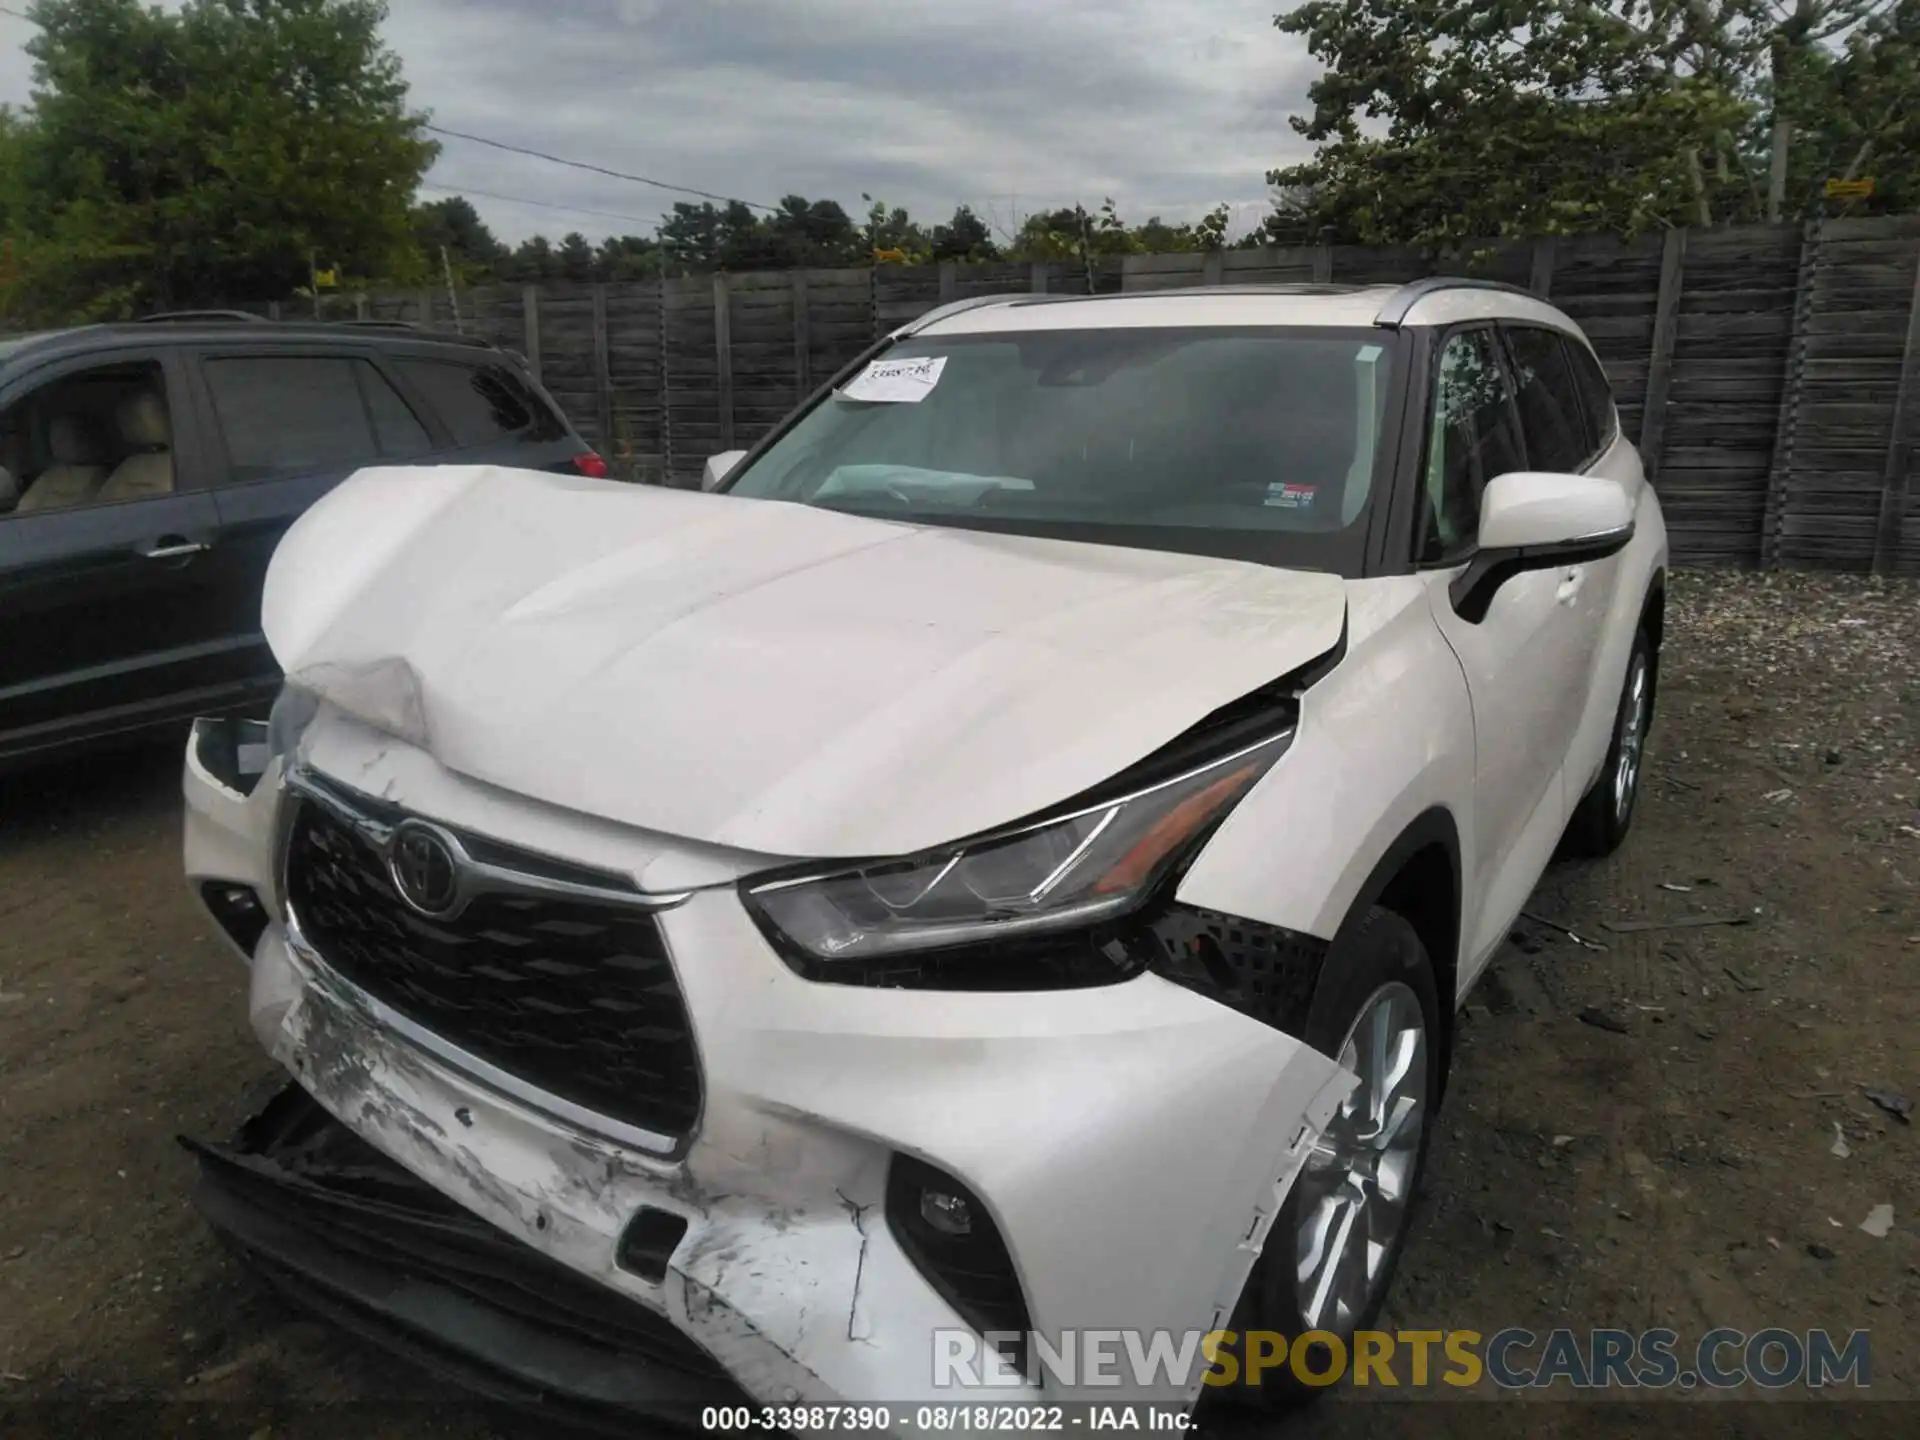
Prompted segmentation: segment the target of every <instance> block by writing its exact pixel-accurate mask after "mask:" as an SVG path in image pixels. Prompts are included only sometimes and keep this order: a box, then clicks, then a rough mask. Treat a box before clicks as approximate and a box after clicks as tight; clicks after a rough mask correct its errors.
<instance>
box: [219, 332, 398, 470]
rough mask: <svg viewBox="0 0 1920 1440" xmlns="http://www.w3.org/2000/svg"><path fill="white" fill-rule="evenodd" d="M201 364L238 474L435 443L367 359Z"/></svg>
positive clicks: (340, 462) (361, 460)
mask: <svg viewBox="0 0 1920 1440" xmlns="http://www.w3.org/2000/svg"><path fill="white" fill-rule="evenodd" d="M203 369H204V372H205V374H206V377H207V389H208V391H209V392H210V393H211V394H212V396H213V408H214V414H215V416H216V417H217V418H218V420H219V422H220V433H221V436H222V437H223V438H224V440H225V441H226V447H227V470H228V478H229V479H230V480H233V481H235V482H245V481H249V480H267V479H271V478H273V477H275V476H279V475H306V474H312V473H315V472H319V471H326V470H344V469H349V468H351V467H353V466H356V465H364V464H367V463H369V462H372V461H375V460H382V459H392V460H398V459H406V458H409V457H411V456H416V455H422V454H425V453H426V452H427V451H428V450H429V449H431V448H432V442H431V441H430V440H428V438H427V432H426V431H425V429H423V428H422V427H421V424H420V421H419V420H418V419H417V418H416V417H415V416H414V414H413V412H412V411H411V410H409V409H408V408H407V405H406V402H405V401H404V400H402V399H401V398H400V397H399V395H397V394H396V393H395V392H394V390H393V387H392V386H391V385H389V384H388V383H387V381H386V379H385V378H384V377H383V376H382V375H381V374H380V372H379V371H378V370H375V369H374V368H373V367H372V366H371V365H369V364H367V363H366V362H365V361H364V360H354V359H349V358H345V357H340V358H332V357H326V356H317V355H266V356H258V355H249V356H244V357H242V356H233V357H229V358H224V359H210V360H208V361H206V362H205V365H204V367H203Z"/></svg>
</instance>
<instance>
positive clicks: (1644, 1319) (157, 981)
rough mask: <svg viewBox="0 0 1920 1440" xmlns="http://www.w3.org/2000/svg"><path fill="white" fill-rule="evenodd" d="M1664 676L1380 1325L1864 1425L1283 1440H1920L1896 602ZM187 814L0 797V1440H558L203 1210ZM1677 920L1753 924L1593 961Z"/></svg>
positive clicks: (1686, 616) (211, 955)
mask: <svg viewBox="0 0 1920 1440" xmlns="http://www.w3.org/2000/svg"><path fill="white" fill-rule="evenodd" d="M1666 652H1667V653H1666V659H1665V666H1664V673H1663V676H1662V690H1661V697H1660V715H1659V719H1658V722H1657V726H1656V730H1655V734H1654V738H1653V742H1652V747H1651V753H1650V759H1649V771H1648V783H1647V785H1646V789H1645V792H1644V794H1643V797H1642V809H1641V812H1640V815H1639V819H1638V824H1637V826H1636V830H1635V833H1634V835H1633V837H1632V838H1631V840H1630V841H1629V842H1628V844H1627V846H1626V848H1625V850H1624V851H1623V852H1622V853H1621V854H1620V855H1618V856H1616V857H1615V858H1613V859H1612V860H1609V861H1606V862H1603V863H1598V864H1563V865H1557V866H1556V867H1555V868H1554V869H1553V870H1552V871H1551V872H1550V873H1549V874H1548V876H1547V877H1546V880H1545V882H1544V883H1543V884H1542V886H1541V888H1540V890H1539V891H1538V893H1536V894H1535V896H1534V897H1533V899H1532V901H1531V902H1530V904H1529V906H1528V913H1529V915H1530V916H1531V917H1534V918H1532V919H1529V920H1527V921H1525V922H1523V923H1522V925H1521V926H1520V927H1519V928H1518V929H1517V930H1516V931H1515V935H1514V940H1513V943H1511V944H1509V945H1508V946H1507V948H1506V949H1505V951H1503V953H1502V955H1501V956H1500V958H1499V959H1498V961H1497V962H1496V964H1495V966H1494V967H1493V969H1492V971H1491V972H1490V973H1489V975H1488V977H1487V979H1486V981H1485V982H1484V983H1483V984H1482V985H1481V986H1480V987H1479V989H1478V990H1477V991H1476V992H1475V994H1474V996H1473V997H1472V999H1471V1001H1470V1003H1469V1006H1468V1009H1467V1011H1466V1015H1465V1018H1464V1020H1463V1022H1462V1028H1461V1042H1460V1045H1459V1048H1458V1053H1457V1056H1456V1059H1455V1063H1454V1071H1453V1076H1454V1078H1453V1083H1452V1088H1451V1091H1450V1093H1449V1096H1448V1100H1447V1108H1446V1111H1445V1113H1444V1116H1443V1119H1442V1124H1441V1127H1440V1133H1439V1136H1438V1141H1437V1146H1436V1153H1435V1160H1434V1164H1433V1166H1432V1169H1431V1170H1430V1172H1429V1176H1428V1183H1427V1186H1426V1189H1425V1197H1424V1204H1423V1208H1422V1210H1421V1212H1420V1215H1419V1218H1418V1221H1417V1228H1416V1231H1415V1233H1414V1235H1413V1237H1412V1241H1411V1244H1410V1248H1409V1250H1408V1253H1407V1258H1406V1260H1405V1262H1404V1264H1403V1266H1402V1270H1401V1274H1400V1278H1399V1283H1398V1287H1397V1290H1396V1293H1395V1298H1394V1300H1393V1302H1392V1306H1391V1310H1390V1314H1389V1315H1388V1317H1387V1321H1386V1323H1387V1324H1388V1325H1389V1326H1392V1327H1398V1328H1422V1327H1431V1328H1445V1329H1459V1328H1472V1329H1477V1330H1480V1331H1482V1332H1483V1333H1491V1332H1493V1331H1496V1330H1499V1329H1501V1328H1503V1327H1506V1326H1510V1325H1521V1326H1525V1327H1527V1328H1529V1329H1531V1330H1534V1331H1536V1332H1542V1333H1544V1332H1546V1331H1548V1330H1551V1329H1553V1328H1554V1327H1556V1326H1561V1325H1570V1326H1578V1327H1582V1328H1585V1327H1589V1326H1599V1325H1610V1326H1620V1327H1624V1328H1628V1329H1635V1330H1637V1329H1640V1328H1643V1327H1646V1326H1651V1325H1662V1324H1664V1325H1668V1326H1671V1327H1672V1328H1674V1329H1676V1330H1678V1331H1679V1332H1681V1334H1682V1335H1683V1336H1685V1337H1689V1338H1697V1337H1698V1336H1699V1335H1700V1334H1702V1333H1704V1332H1705V1331H1706V1330H1708V1329H1711V1328H1713V1327H1715V1326H1733V1327H1737V1328H1739V1329H1742V1330H1746V1331H1749V1332H1751V1331H1755V1330H1759V1329H1761V1328H1764V1327H1766V1326H1768V1325H1780V1326H1784V1327H1787V1328H1789V1329H1794V1330H1800V1331H1804V1330H1806V1329H1808V1328H1810V1327H1818V1326H1824V1327H1827V1328H1828V1329H1830V1330H1832V1331H1835V1332H1838V1333H1841V1334H1843V1335H1844V1334H1845V1333H1846V1332H1850V1331H1852V1330H1855V1329H1868V1330H1870V1331H1871V1332H1872V1337H1873V1338H1872V1345H1873V1353H1872V1382H1873V1383H1872V1393H1873V1394H1874V1395H1875V1396H1876V1397H1879V1398H1880V1399H1881V1400H1882V1401H1883V1402H1891V1403H1881V1404H1868V1405H1854V1406H1852V1407H1849V1408H1844V1409H1843V1408H1839V1407H1835V1406H1833V1405H1831V1404H1829V1403H1826V1402H1822V1401H1819V1400H1807V1399H1805V1398H1804V1394H1803V1398H1802V1399H1801V1400H1800V1401H1799V1402H1798V1403H1785V1404H1770V1405H1756V1404H1742V1405H1728V1404H1725V1403H1724V1402H1721V1403H1718V1404H1717V1407H1716V1405H1715V1403H1714V1402H1708V1407H1707V1409H1706V1410H1704V1411H1703V1409H1702V1408H1701V1405H1700V1404H1698V1403H1689V1402H1687V1401H1683V1400H1679V1399H1674V1400H1666V1401H1662V1402H1660V1404H1658V1405H1656V1406H1654V1407H1651V1408H1649V1409H1646V1410H1637V1411H1634V1412H1628V1411H1627V1410H1626V1409H1625V1408H1624V1407H1623V1406H1621V1405H1620V1404H1619V1403H1617V1402H1615V1403H1607V1402H1577V1403H1576V1402H1566V1401H1561V1402H1558V1403H1555V1402H1552V1401H1546V1402H1541V1403H1536V1404H1520V1405H1515V1404H1507V1405H1502V1406H1499V1407H1489V1406H1485V1405H1474V1404H1471V1403H1467V1404H1461V1403H1454V1404H1446V1403H1442V1402H1434V1403H1431V1404H1415V1405H1408V1404H1400V1405H1393V1404H1377V1403H1366V1402H1365V1401H1363V1400H1362V1399H1360V1398H1359V1397H1358V1396H1356V1395H1343V1396H1339V1397H1336V1398H1335V1399H1334V1400H1333V1402H1332V1403H1330V1404H1326V1405H1322V1406H1319V1407H1316V1409H1315V1410H1314V1411H1313V1412H1312V1413H1311V1414H1309V1415H1308V1416H1307V1417H1305V1418H1297V1419H1291V1420H1287V1421H1284V1422H1280V1423H1279V1425H1278V1433H1283V1434H1306V1433H1310V1432H1311V1433H1327V1434H1334V1435H1355V1436H1358V1435H1376V1434H1387V1433H1394V1434H1399V1433H1407V1434H1425V1433H1447V1432H1453V1433H1463V1434H1467V1433H1470V1434H1473V1435H1475V1436H1476V1437H1477V1436H1483V1435H1486V1434H1488V1433H1490V1431H1489V1428H1488V1427H1489V1423H1490V1417H1492V1416H1495V1415H1499V1416H1502V1417H1510V1416H1512V1415H1513V1414H1514V1413H1515V1412H1523V1413H1524V1416H1525V1419H1524V1422H1523V1423H1522V1425H1521V1426H1520V1427H1519V1428H1522V1429H1525V1430H1526V1431H1528V1432H1529V1433H1543V1434H1558V1435H1564V1436H1571V1437H1580V1440H1589V1437H1600V1436H1615V1435H1630V1434H1648V1433H1672V1432H1676V1431H1685V1432H1686V1433H1689V1434H1699V1435H1702V1436H1705V1435H1711V1434H1743V1435H1744V1434H1775V1433H1779V1434H1785V1433H1788V1432H1791V1433H1794V1434H1799V1433H1801V1432H1802V1431H1805V1432H1806V1433H1809V1434H1811V1433H1815V1429H1816V1428H1817V1431H1818V1433H1821V1434H1841V1433H1863V1434H1864V1433H1869V1432H1870V1433H1874V1434H1882V1433H1885V1434H1899V1433H1906V1434H1920V1407H1916V1406H1915V1405H1914V1403H1913V1402H1914V1401H1915V1400H1916V1399H1920V1327H1917V1326H1916V1325H1915V1319H1916V1317H1920V1223H1916V1222H1920V1188H1917V1186H1916V1180H1917V1179H1920V1164H1917V1163H1916V1161H1920V1135H1917V1134H1916V1132H1915V1130H1914V1129H1913V1128H1912V1126H1911V1125H1910V1124H1907V1123H1903V1122H1902V1121H1901V1120H1900V1119H1898V1118H1896V1117H1895V1116H1894V1115H1892V1114H1890V1113H1889V1112H1888V1111H1886V1110H1884V1109H1882V1108H1880V1107H1879V1106H1877V1105H1876V1104H1875V1103H1873V1102H1872V1101H1871V1100H1869V1099H1868V1098H1867V1095H1866V1093H1865V1092H1866V1090H1868V1089H1874V1090H1882V1091H1887V1092H1894V1093H1897V1094H1899V1095H1905V1096H1920V1047H1916V1045H1915V1044H1914V1039H1913V1037H1914V1034H1915V1027H1916V1022H1920V979H1917V978H1916V977H1917V976H1920V773H1917V772H1920V735H1917V733H1916V732H1917V729H1920V589H1916V588H1915V587H1913V586H1905V587H1899V586H1892V585H1886V586H1882V585H1878V584H1874V583H1872V582H1869V581H1866V580H1855V579H1844V578H1837V577H1823V578H1812V577H1780V576H1775V577H1753V576H1730V575H1716V576H1704V575H1682V576H1680V577H1677V579H1676V582H1675V587H1674V595H1673V599H1672V614H1671V617H1670V621H1669V625H1668V638H1667V646H1666ZM177 775H178V750H177V748H176V747H174V746H172V745H166V746H156V747H152V748H148V749H145V750H142V751H138V752H130V753H127V754H124V755H118V756H113V757H110V758H106V759H95V760H91V761H88V762H86V763H83V764H76V765H70V766H63V767H61V768H58V769H54V770H50V771H43V772H40V773H37V774H32V775H28V776H25V777H21V778H17V779H14V780H12V781H10V782H4V783H0V1433H35V1434H42V1433H44V1434H56V1433H58V1434H89V1433H100V1432H104V1431H107V1430H114V1431H122V1430H124V1431H126V1432H127V1433H133V1434H140V1433H163V1434H178V1435H226V1434H232V1435H238V1436H247V1437H252V1440H262V1437H267V1436H280V1437H314V1436H322V1435H326V1436H332V1435H342V1436H344V1435H354V1436H374V1435H379V1436H395V1437H411V1436H426V1435H465V1434H498V1435H503V1436H518V1435H537V1434H543V1433H546V1430H545V1427H544V1426H543V1425H541V1424H540V1423H539V1422H538V1421H529V1420H525V1419H521V1418H518V1417H515V1416H512V1415H509V1414H506V1413H503V1412H498V1411H494V1410H490V1409H485V1408H481V1407H476V1406H473V1405H471V1404H468V1403H466V1402H465V1401H464V1399H463V1398H462V1397H461V1396H460V1394H459V1392H456V1391H453V1390H451V1389H449V1388H447V1387H446V1386H444V1385H442V1384H441V1383H440V1382H438V1381H436V1380H434V1379H432V1378H430V1377H427V1376H424V1375H422V1374H419V1373H417V1372H415V1371H414V1370H412V1369H411V1368H409V1367H407V1366H404V1365H402V1364H400V1363H398V1362H397V1361H393V1360H391V1359H389V1358H388V1357H387V1356H385V1355H383V1354H381V1353H379V1352H377V1351H376V1350H374V1349H372V1348H370V1347H367V1346H365V1345H362V1344H360V1343H358V1342H356V1341H353V1340H350V1339H347V1338H344V1337H342V1336H341V1335H339V1334H337V1333H335V1332H334V1331H333V1330H332V1329H330V1328H329V1327H328V1326H326V1325H324V1324H320V1323H316V1322H314V1321H311V1320H308V1319H305V1318H303V1317H302V1316H300V1315H299V1314H297V1313H296V1312H294V1311H293V1310H292V1309H290V1308H289V1307H288V1306H287V1305H285V1304H284V1303H283V1302H281V1301H280V1300H278V1299H277V1298H276V1297H274V1296H273V1295H272V1294H271V1293H269V1292H267V1291H265V1290H264V1289H263V1288H262V1287H260V1286H259V1285H257V1284H256V1283H255V1282H254V1281H253V1280H252V1279H251V1278H250V1277H249V1276H248V1275H247V1274H246V1273H245V1272H244V1271H243V1270H242V1269H241V1268H240V1267H239V1266H238V1265H237V1264H236V1263H235V1262H234V1261H233V1260H231V1259H230V1258H229V1257H228V1256H227V1254H226V1253H225V1252H224V1251H223V1250H222V1249H221V1248H220V1247H219V1246H218V1245H217V1244H216V1243H215V1241H214V1240H213V1239H212V1237H211V1235H210V1234H209V1232H208V1230H207V1228H206V1226H205V1225H203V1224H202V1223H201V1221H200V1220H199V1219H198V1217H197V1216H196V1215H195V1213H194V1212H193V1210H192V1209H191V1208H190V1206H189V1204H188V1200H187V1193H188V1189H189V1185H190V1181H191V1176H192V1167H191V1165H190V1163H189V1161H188V1158H187V1156H186V1155H185V1154H184V1153H183V1152H182V1151H181V1150H180V1149H179V1148H178V1147H177V1146H176V1144H175V1143H174V1136H175V1135H176V1133H178V1132H182V1131H187V1132H194V1133H200V1134H212V1135H225V1134H227V1133H229V1132H230V1131H231V1130H232V1128H233V1127H234V1126H235V1124H236V1123H237V1122H238V1121H239V1120H240V1119H241V1118H242V1117H243V1116H244V1115H245V1114H247V1113H248V1112H249V1110H250V1108H251V1107H252V1106H253V1105H254V1104H255V1103H257V1102H258V1101H259V1100H261V1099H264V1098H265V1096H266V1095H267V1094H268V1093H270V1092H271V1090H272V1089H273V1088H274V1087H275V1085H276V1083H277V1081H276V1077H275V1075H274V1073H273V1071H272V1067H271V1066H270V1065H269V1063H268V1062H267V1061H266V1060H265V1059H264V1057H263V1056H262V1055H261V1054H260V1052H259V1051H258V1049H257V1048H256V1046H255V1044H254V1042H253V1041H252V1039H251V1038H250V1037H249V1035H248V1034H247V1032H246V1027H245V1021H244V1015H243V989H244V977H243V973H242V967H241V966H240V964H239V963H238V962H237V961H235V960H234V959H233V958H231V956H230V955H229V954H228V953H227V952H226V951H224V950H223V949H222V947H221V946H220V945H219V944H217V943H216V942H215V939H214V937H213V934H212V930H211V926H210V924H209V923H208V922H207V921H205V920H204V919H203V918H202V917H201V915H200V914H199V913H198V911H197V909H196V907H195V906H194V905H193V904H192V903H190V901H189V898H188V896H187V894H186V892H185V888H184V886H183V885H182V883H181V880H180V871H179V856H178V838H179V836H178V831H179V808H180V807H179V797H178V781H177ZM1703 917H1704V918H1710V919H1722V918H1738V919H1739V920H1740V921H1741V922H1743V923H1741V924H1739V925H1737V926H1734V925H1720V924H1714V925H1700V926H1690V927H1681V928H1659V929H1628V930H1625V931H1620V930H1615V929H1610V928H1609V926H1610V925H1620V924H1623V923H1630V922H1635V921H1649V920H1652V921H1663V922H1672V921H1677V920H1686V919H1699V918H1703ZM1563 927H1564V928H1563ZM1568 930H1571V931H1573V932H1575V934H1577V935H1578V936H1579V937H1581V939H1579V940H1576V939H1574V938H1572V937H1570V936H1569V935H1568V934H1567V933H1565V932H1566V931H1568ZM1596 946H1598V947H1604V948H1595V947H1596ZM1836 1137H1839V1138H1841V1139H1843V1141H1844V1147H1843V1148H1844V1149H1845V1150H1846V1152H1847V1153H1846V1154H1845V1156H1844V1157H1842V1156H1841V1155H1838V1154H1836V1153H1835V1149H1836V1144H1835V1142H1836ZM1884 1204H1890V1205H1891V1206H1892V1207H1893V1215H1894V1223H1893V1227H1892V1229H1891V1231H1890V1233H1888V1234H1886V1235H1884V1236H1881V1237H1876V1236H1874V1235H1872V1234H1869V1233H1867V1232H1865V1231H1863V1230H1862V1229H1861V1222H1862V1221H1863V1220H1865V1219H1866V1218H1867V1216H1868V1215H1869V1213H1870V1212H1871V1211H1872V1210H1873V1209H1874V1207H1875V1206H1878V1205H1884ZM1560 1393H1561V1394H1562V1395H1564V1394H1565V1391H1564V1388H1563V1389H1562V1390H1561V1392H1560ZM1223 1423H1224V1422H1223Z"/></svg>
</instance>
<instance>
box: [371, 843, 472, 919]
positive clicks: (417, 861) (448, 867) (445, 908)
mask: <svg viewBox="0 0 1920 1440" xmlns="http://www.w3.org/2000/svg"><path fill="white" fill-rule="evenodd" d="M387 873H388V874H390V875H391V876H392V877H393V888H394V889H395V890H397V891H399V892H400V898H401V899H402V900H404V901H406V902H407V904H408V905H410V906H411V907H412V908H413V909H415V910H418V911H419V912H420V913H421V914H422V915H427V916H431V917H432V918H434V919H440V920H443V919H445V918H447V916H449V915H451V914H452V913H453V911H454V910H455V909H456V908H457V907H458V905H459V903H460V859H459V856H458V854H457V852H456V851H455V849H454V846H453V841H452V840H451V839H450V838H449V837H448V836H447V835H445V834H444V833H443V832H441V831H439V830H437V829H435V828H434V827H433V826H431V825H423V824H421V823H420V822H419V821H417V820H409V821H407V822H406V823H405V824H403V825H401V826H400V828H399V829H397V830H396V831H394V832H393V843H392V846H391V847H390V848H389V850H388V852H387Z"/></svg>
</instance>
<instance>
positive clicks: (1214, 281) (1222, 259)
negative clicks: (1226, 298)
mask: <svg viewBox="0 0 1920 1440" xmlns="http://www.w3.org/2000/svg"><path fill="white" fill-rule="evenodd" d="M1226 278H1227V257H1226V255H1225V254H1224V253H1222V252H1221V251H1219V250H1209V251H1207V252H1206V253H1205V254H1204V255H1203V256H1201V259H1200V283H1201V284H1202V285H1218V284H1220V283H1222V282H1223V281H1224V280H1225V279H1226Z"/></svg>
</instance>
